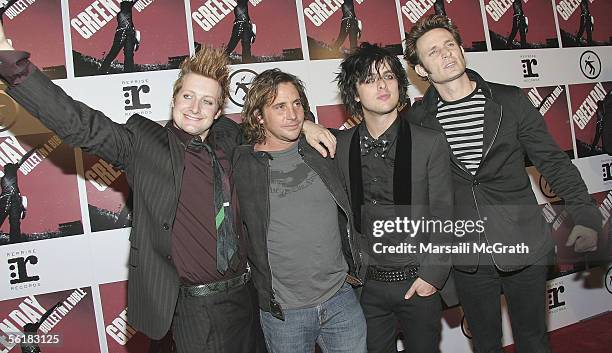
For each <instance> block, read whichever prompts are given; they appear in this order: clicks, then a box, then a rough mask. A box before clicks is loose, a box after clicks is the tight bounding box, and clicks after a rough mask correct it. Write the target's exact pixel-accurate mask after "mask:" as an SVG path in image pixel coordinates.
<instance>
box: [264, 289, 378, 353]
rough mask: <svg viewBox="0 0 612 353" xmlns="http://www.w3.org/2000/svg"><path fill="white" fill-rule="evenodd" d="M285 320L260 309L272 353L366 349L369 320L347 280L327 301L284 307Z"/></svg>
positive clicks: (342, 352)
mask: <svg viewBox="0 0 612 353" xmlns="http://www.w3.org/2000/svg"><path fill="white" fill-rule="evenodd" d="M283 313H284V315H285V321H282V320H279V319H277V318H275V317H274V316H272V314H270V313H269V312H266V311H262V310H260V311H259V317H260V319H261V327H262V329H263V332H264V337H265V339H266V345H267V346H268V352H269V353H313V352H314V349H315V342H316V343H318V344H319V347H320V348H321V350H322V351H323V352H324V353H366V352H367V349H366V322H365V317H364V316H363V312H362V311H361V306H360V305H359V301H357V297H356V296H355V292H354V290H353V288H352V287H351V286H350V285H349V284H347V283H344V284H343V285H342V287H341V288H340V290H338V292H337V293H336V294H334V296H333V297H331V298H330V299H328V300H327V301H325V302H323V303H321V304H319V305H317V306H315V307H310V308H303V309H288V310H283Z"/></svg>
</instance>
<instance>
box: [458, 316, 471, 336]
mask: <svg viewBox="0 0 612 353" xmlns="http://www.w3.org/2000/svg"><path fill="white" fill-rule="evenodd" d="M461 332H463V335H464V336H465V337H467V338H469V339H472V332H470V328H469V327H468V324H467V321H466V320H465V315H463V317H462V318H461Z"/></svg>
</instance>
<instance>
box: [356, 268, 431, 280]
mask: <svg viewBox="0 0 612 353" xmlns="http://www.w3.org/2000/svg"><path fill="white" fill-rule="evenodd" d="M418 272H419V266H407V267H404V268H402V269H398V270H391V271H389V270H381V269H379V268H377V267H375V266H368V270H367V272H366V278H367V279H371V280H374V281H380V282H399V281H405V280H407V279H414V278H417V277H418Z"/></svg>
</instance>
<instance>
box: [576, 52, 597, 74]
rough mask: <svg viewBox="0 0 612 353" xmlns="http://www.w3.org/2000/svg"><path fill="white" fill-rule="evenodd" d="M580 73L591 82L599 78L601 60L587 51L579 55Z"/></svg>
mask: <svg viewBox="0 0 612 353" xmlns="http://www.w3.org/2000/svg"><path fill="white" fill-rule="evenodd" d="M580 71H582V74H583V75H584V77H586V78H590V79H591V80H594V79H596V78H597V77H599V74H600V73H601V60H600V59H599V56H597V54H595V52H593V51H590V50H587V51H585V52H584V53H582V55H580Z"/></svg>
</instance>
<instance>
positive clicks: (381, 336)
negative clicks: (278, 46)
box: [336, 43, 456, 353]
mask: <svg viewBox="0 0 612 353" xmlns="http://www.w3.org/2000/svg"><path fill="white" fill-rule="evenodd" d="M336 79H337V81H338V88H339V90H340V95H341V97H342V102H343V103H344V105H345V107H346V108H347V111H348V113H349V115H351V116H357V117H360V118H361V123H360V124H359V125H357V126H355V127H353V128H351V129H348V130H341V131H338V132H337V139H338V140H337V148H336V160H337V162H338V165H339V168H340V172H341V174H342V175H343V178H344V181H345V183H346V185H347V190H348V192H349V196H350V199H351V205H352V207H353V217H354V223H355V225H356V227H357V230H358V231H359V232H360V233H361V243H362V246H361V247H362V249H363V253H364V258H365V259H366V262H367V264H368V265H369V266H368V267H367V272H366V283H365V286H364V288H363V291H362V293H361V305H362V307H363V311H364V315H365V317H366V322H367V326H368V335H367V341H368V352H370V353H391V352H396V337H397V330H396V328H397V323H398V321H399V323H400V327H401V329H402V331H403V334H404V345H405V346H406V347H407V350H408V351H409V352H413V353H424V352H431V353H433V352H438V346H439V342H440V332H441V323H440V320H441V317H442V302H441V299H444V300H445V301H446V303H447V304H448V305H454V304H455V303H456V298H455V295H454V292H453V289H452V285H453V283H452V279H449V270H450V255H449V254H444V253H442V254H433V253H428V252H427V251H416V252H415V253H397V254H393V253H384V252H382V253H381V252H380V251H379V250H380V249H381V248H382V247H381V245H377V243H378V244H383V245H384V246H392V247H397V246H398V245H400V246H401V245H402V244H413V245H415V246H417V247H419V245H420V244H425V245H426V244H429V243H433V244H436V245H441V244H450V242H451V235H450V234H445V233H442V232H436V231H433V232H427V231H426V232H423V233H419V234H417V235H415V234H411V235H408V234H406V233H403V234H402V233H400V232H391V233H389V234H384V235H383V236H382V237H380V238H377V237H376V236H375V235H374V234H373V231H372V226H373V224H374V223H375V222H377V221H381V220H393V219H395V217H396V216H397V217H408V218H410V219H413V220H416V219H425V220H440V221H444V220H450V219H451V217H452V195H453V193H452V188H451V185H452V181H451V174H450V162H449V157H448V146H447V144H446V141H445V140H444V136H443V135H442V134H441V133H439V132H437V131H434V130H431V129H428V128H423V127H420V126H417V125H413V124H411V123H409V122H408V121H407V119H402V118H401V117H400V115H399V113H398V111H399V110H400V109H401V108H403V107H404V106H405V105H407V104H409V100H408V96H407V88H408V78H407V75H406V72H405V70H404V69H403V67H402V65H401V63H400V61H399V60H398V59H397V57H396V56H395V55H393V54H391V53H390V52H389V51H387V50H385V49H383V48H381V47H379V46H376V45H371V44H369V43H362V44H361V46H360V47H359V48H358V49H357V50H356V51H355V52H353V53H352V54H350V55H349V56H348V57H346V59H344V61H343V62H342V64H341V70H340V72H339V73H338V75H337V76H336Z"/></svg>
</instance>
